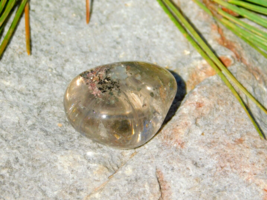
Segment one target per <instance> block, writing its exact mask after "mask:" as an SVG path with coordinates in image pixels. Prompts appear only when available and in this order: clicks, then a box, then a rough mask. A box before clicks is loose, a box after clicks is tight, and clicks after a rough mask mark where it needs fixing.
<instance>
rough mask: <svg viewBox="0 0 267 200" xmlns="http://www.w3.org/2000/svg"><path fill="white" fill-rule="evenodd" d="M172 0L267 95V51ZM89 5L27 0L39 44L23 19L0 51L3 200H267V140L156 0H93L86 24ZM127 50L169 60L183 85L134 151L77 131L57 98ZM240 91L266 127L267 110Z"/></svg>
mask: <svg viewBox="0 0 267 200" xmlns="http://www.w3.org/2000/svg"><path fill="white" fill-rule="evenodd" d="M176 3H177V4H178V5H180V6H181V8H182V9H183V11H184V12H185V14H186V15H187V16H188V17H189V19H190V20H191V21H192V22H193V23H194V24H195V26H196V27H197V28H198V29H199V30H201V33H202V35H203V36H204V37H205V38H206V40H207V41H208V42H209V44H210V45H211V46H212V47H213V48H214V49H215V50H216V53H217V54H218V56H220V57H221V59H222V60H223V61H225V63H227V65H228V66H229V69H230V70H231V71H232V72H233V74H234V75H235V76H237V78H238V79H239V80H240V81H241V82H242V83H243V84H244V85H245V86H246V87H247V88H248V90H249V91H251V92H252V94H253V95H255V96H256V97H257V98H258V99H259V100H260V101H261V102H262V103H263V104H264V105H265V106H267V102H266V100H265V99H266V96H267V68H266V67H265V63H266V59H264V58H263V57H262V56H260V55H259V54H258V53H257V52H256V51H255V50H254V49H252V48H250V47H249V46H248V45H246V44H245V43H244V42H243V41H241V40H240V39H238V38H236V37H235V36H234V35H232V34H231V33H229V32H228V31H227V30H225V29H221V28H220V27H219V26H218V25H217V24H216V23H215V22H214V21H213V20H212V19H211V18H210V17H209V16H208V15H206V14H205V13H204V12H203V11H201V10H200V9H199V8H198V7H197V6H196V5H195V4H194V3H193V2H192V1H187V0H180V1H176ZM84 6H85V2H82V1H81V2H77V1H73V0H66V1H64V2H63V1H44V0H39V1H37V0H32V1H31V31H32V46H33V48H32V50H33V51H32V54H33V55H32V56H27V55H26V53H25V50H24V49H25V48H24V25H23V23H22V21H21V23H20V25H19V27H18V29H17V31H16V34H15V36H14V37H13V39H12V41H11V43H10V45H9V46H8V48H7V50H6V52H5V54H4V56H3V58H2V60H1V62H0V68H1V70H0V77H1V78H0V102H1V104H0V109H1V115H0V149H1V151H0V199H90V200H93V199H101V200H103V199H108V200H109V199H111V200H113V199H114V200H115V199H116V200H117V199H129V200H130V199H145V200H147V199H153V200H154V199H162V200H169V199H171V200H176V199H255V200H257V199H266V198H267V176H266V170H267V164H266V160H267V156H266V155H267V147H266V142H265V141H263V140H261V139H260V138H259V136H258V134H257V132H256V131H255V129H254V127H253V125H252V124H251V122H250V121H249V119H248V117H247V116H246V114H245V112H244V111H243V110H242V108H241V106H240V105H239V104H238V102H237V101H236V99H235V98H234V97H233V95H232V94H231V93H230V91H229V90H228V88H227V87H226V86H225V85H224V84H223V83H222V81H221V80H220V79H219V77H218V76H216V75H215V73H214V72H213V70H212V69H211V68H210V67H209V66H208V65H207V64H206V62H205V61H203V59H202V58H201V56H200V55H199V54H198V53H197V52H196V51H195V50H194V49H193V48H192V47H191V46H190V44H189V43H188V42H187V41H186V40H185V39H184V38H183V36H182V34H180V33H179V31H178V30H177V29H176V28H175V26H174V25H173V24H172V22H171V21H170V20H169V19H168V17H167V16H166V15H165V13H164V12H163V11H162V10H161V8H160V7H159V5H158V4H157V2H156V1H152V0H120V1H119V0H115V1H112V0H106V1H104V0H98V1H94V7H93V15H92V18H91V22H90V24H89V25H86V23H85V10H84ZM124 60H140V61H146V62H152V63H157V64H159V65H161V66H163V67H168V68H169V69H170V70H172V71H173V72H174V73H175V74H176V75H175V76H176V78H177V81H178V85H179V86H180V89H181V90H180V93H178V94H177V98H176V101H175V103H174V105H175V106H173V108H172V109H171V114H170V115H169V117H168V119H169V121H168V122H166V123H165V125H164V126H163V128H162V129H161V130H160V131H159V133H158V134H157V135H156V136H155V137H154V138H153V139H152V140H151V141H150V142H148V143H147V144H146V145H144V146H142V147H140V148H138V149H135V150H127V151H122V150H116V149H112V148H108V147H105V146H102V145H100V144H97V143H94V142H92V141H91V140H89V139H87V138H86V137H84V136H82V135H80V134H79V133H77V132H75V130H74V129H73V128H72V127H71V125H70V124H69V122H68V121H67V119H66V116H65V113H64V109H63V104H62V101H63V94H64V92H65V89H66V87H67V85H68V83H69V82H70V80H71V79H72V78H73V77H75V76H76V75H77V74H79V73H80V72H83V71H85V70H87V69H89V68H93V67H95V66H97V65H101V64H106V63H110V62H115V61H124ZM177 74H178V75H180V76H181V77H182V78H181V77H179V76H178V75H177ZM210 76H212V77H210ZM183 81H184V82H183ZM184 84H185V85H184ZM185 86H186V87H187V88H186V89H187V92H188V94H187V96H186V97H185V99H184V100H183V102H182V104H181V106H180V107H179V109H178V110H177V106H179V103H180V101H181V99H182V98H183V95H184V91H185V88H183V87H185ZM243 97H244V96H243ZM244 100H245V101H246V102H247V103H248V105H249V107H250V109H251V111H252V113H253V115H254V116H255V118H256V119H257V121H258V122H259V124H260V125H261V128H262V130H263V131H264V132H265V133H266V134H267V123H266V121H267V118H266V116H265V115H264V114H263V113H262V112H261V111H259V110H258V109H257V108H256V107H255V106H254V104H253V103H251V102H250V101H247V99H246V98H245V97H244Z"/></svg>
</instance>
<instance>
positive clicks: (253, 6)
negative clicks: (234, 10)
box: [228, 0, 267, 15]
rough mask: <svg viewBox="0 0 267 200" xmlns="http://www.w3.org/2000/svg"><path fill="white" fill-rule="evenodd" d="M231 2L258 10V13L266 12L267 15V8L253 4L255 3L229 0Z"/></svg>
mask: <svg viewBox="0 0 267 200" xmlns="http://www.w3.org/2000/svg"><path fill="white" fill-rule="evenodd" d="M228 2H229V3H231V4H235V5H237V6H241V7H243V8H246V9H249V10H252V11H254V12H258V13H261V14H264V15H266V14H267V8H264V7H262V6H256V5H253V4H250V3H246V2H243V1H239V0H238V1H237V0H228Z"/></svg>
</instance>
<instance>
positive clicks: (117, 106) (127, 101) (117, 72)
mask: <svg viewBox="0 0 267 200" xmlns="http://www.w3.org/2000/svg"><path fill="white" fill-rule="evenodd" d="M176 90H177V85H176V81H175V79H174V77H173V76H172V74H171V73H170V72H169V71H168V70H166V69H164V68H161V67H158V66H156V65H153V64H149V63H143V62H120V63H112V64H109V65H103V66H99V67H96V68H94V69H90V70H88V71H85V72H83V73H82V74H80V75H78V76H77V77H75V78H74V79H73V80H72V81H71V83H70V84H69V86H68V88H67V90H66V93H65V97H64V107H65V112H66V115H67V117H68V119H69V121H70V123H71V124H72V126H73V127H74V128H75V129H76V130H77V131H78V132H80V133H82V134H84V135H86V136H87V137H89V138H91V139H92V140H94V141H96V142H99V143H101V144H105V145H108V146H112V147H115V148H121V149H130V148H135V147H138V146H140V145H142V144H144V143H146V142H147V141H148V140H149V139H151V138H152V137H153V136H154V135H155V134H156V132H157V131H158V130H159V128H160V127H161V125H162V123H163V121H164V118H165V116H166V114H167V112H168V110H169V108H170V106H171V104H172V101H173V99H174V97H175V94H176Z"/></svg>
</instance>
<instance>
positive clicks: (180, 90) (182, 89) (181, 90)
mask: <svg viewBox="0 0 267 200" xmlns="http://www.w3.org/2000/svg"><path fill="white" fill-rule="evenodd" d="M169 72H171V74H172V75H173V76H174V78H175V80H176V84H177V92H176V95H175V98H174V100H173V102H172V105H171V107H170V109H169V111H168V113H167V115H166V117H165V120H164V122H163V124H162V126H164V125H165V124H166V123H168V121H170V120H171V118H172V117H173V116H174V115H175V113H176V111H177V110H178V108H179V107H180V105H181V102H182V100H183V99H184V97H185V95H186V84H185V82H184V80H183V79H182V77H181V76H179V75H178V74H177V73H176V72H174V71H172V70H169Z"/></svg>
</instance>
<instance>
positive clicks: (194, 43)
mask: <svg viewBox="0 0 267 200" xmlns="http://www.w3.org/2000/svg"><path fill="white" fill-rule="evenodd" d="M157 1H158V3H159V4H160V5H161V7H162V8H163V10H164V11H165V12H166V13H167V15H168V16H169V17H170V19H171V20H172V21H173V22H174V24H175V25H176V27H177V28H178V29H179V30H180V31H181V33H182V34H183V35H184V37H185V38H186V39H187V40H188V41H189V42H190V43H191V44H192V46H193V47H194V48H195V49H196V50H197V51H198V52H199V53H200V55H201V56H202V57H203V58H204V59H205V60H206V61H207V62H208V63H209V64H210V65H211V66H212V67H213V69H214V70H215V71H216V72H217V74H218V75H219V76H220V78H221V79H222V80H223V81H224V83H225V84H226V85H227V86H228V87H229V89H230V90H231V92H232V93H233V94H234V96H235V97H236V98H237V100H238V101H239V103H240V104H241V106H242V107H243V109H244V110H245V112H246V113H247V115H248V117H249V118H250V120H251V121H252V124H253V125H254V127H255V129H256V130H257V132H258V133H259V135H260V136H261V138H264V135H263V133H262V132H261V130H260V128H259V126H258V125H257V123H256V121H255V120H254V118H253V117H252V116H251V114H250V112H249V110H248V108H247V107H246V105H245V103H244V102H243V100H242V99H241V97H240V96H239V94H238V93H237V91H236V90H235V89H234V87H233V86H232V84H231V83H230V82H229V80H228V79H227V78H226V77H225V75H224V74H223V73H222V72H221V70H220V69H219V68H218V66H216V64H215V63H214V62H213V61H212V60H211V59H210V57H209V56H208V55H207V54H206V53H205V52H204V50H203V49H202V48H201V46H200V45H199V44H198V43H197V42H196V41H195V40H194V39H193V38H192V36H191V35H190V34H189V33H188V32H187V31H186V30H185V29H184V28H183V26H182V25H181V24H180V22H179V21H178V20H177V19H176V18H175V17H174V16H173V14H172V13H171V12H170V11H169V9H168V8H167V6H166V5H168V7H169V5H170V2H169V1H167V0H163V1H162V0H157ZM163 2H164V3H166V5H165V4H164V3H163ZM171 10H172V11H174V10H173V9H171ZM175 10H176V8H175ZM178 12H179V11H178ZM176 16H177V15H176ZM177 18H178V19H180V18H179V16H177ZM185 26H186V27H187V28H188V26H187V25H185ZM190 26H191V25H190ZM191 34H192V35H195V34H194V33H191Z"/></svg>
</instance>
